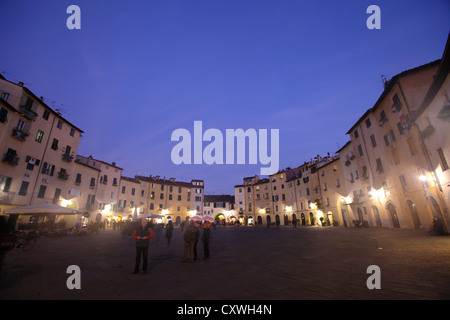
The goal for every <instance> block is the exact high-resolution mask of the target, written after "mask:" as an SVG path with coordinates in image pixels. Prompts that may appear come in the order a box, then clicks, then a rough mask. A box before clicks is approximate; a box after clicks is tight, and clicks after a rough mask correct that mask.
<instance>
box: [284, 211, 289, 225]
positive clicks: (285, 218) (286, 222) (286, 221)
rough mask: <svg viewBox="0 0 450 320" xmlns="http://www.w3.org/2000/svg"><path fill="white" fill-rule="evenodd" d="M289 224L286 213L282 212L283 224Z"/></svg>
mask: <svg viewBox="0 0 450 320" xmlns="http://www.w3.org/2000/svg"><path fill="white" fill-rule="evenodd" d="M288 224H289V218H288V216H287V214H284V225H285V226H287V225H288Z"/></svg>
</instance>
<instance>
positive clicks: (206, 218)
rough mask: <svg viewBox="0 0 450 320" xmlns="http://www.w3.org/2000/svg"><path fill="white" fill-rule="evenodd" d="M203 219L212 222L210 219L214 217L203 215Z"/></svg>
mask: <svg viewBox="0 0 450 320" xmlns="http://www.w3.org/2000/svg"><path fill="white" fill-rule="evenodd" d="M203 220H206V221H209V222H212V221H214V218H213V217H211V216H203Z"/></svg>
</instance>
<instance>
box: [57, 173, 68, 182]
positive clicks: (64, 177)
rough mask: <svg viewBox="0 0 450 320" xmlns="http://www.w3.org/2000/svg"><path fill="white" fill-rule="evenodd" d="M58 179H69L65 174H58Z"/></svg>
mask: <svg viewBox="0 0 450 320" xmlns="http://www.w3.org/2000/svg"><path fill="white" fill-rule="evenodd" d="M58 178H59V179H62V180H67V179H68V178H69V175H68V174H67V173H66V172H61V171H60V172H58Z"/></svg>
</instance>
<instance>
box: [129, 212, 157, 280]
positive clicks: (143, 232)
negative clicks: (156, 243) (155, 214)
mask: <svg viewBox="0 0 450 320" xmlns="http://www.w3.org/2000/svg"><path fill="white" fill-rule="evenodd" d="M133 238H134V239H136V264H135V266H134V272H133V274H136V273H138V272H139V265H140V264H141V256H142V257H143V258H144V259H143V260H144V261H143V264H142V271H143V272H144V273H147V264H148V246H149V244H150V239H152V238H153V231H152V228H150V227H149V226H148V225H147V220H146V219H141V224H140V225H139V226H138V227H137V228H136V230H135V231H134V234H133Z"/></svg>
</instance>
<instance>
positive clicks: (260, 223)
mask: <svg viewBox="0 0 450 320" xmlns="http://www.w3.org/2000/svg"><path fill="white" fill-rule="evenodd" d="M262 223H263V222H262V218H261V216H258V225H259V226H261V225H262Z"/></svg>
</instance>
